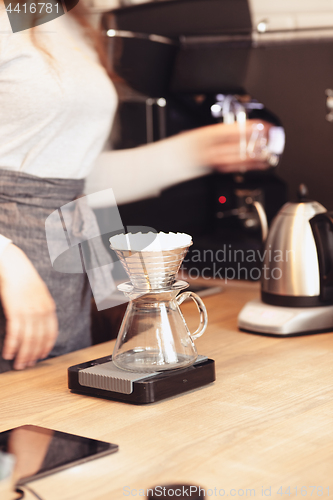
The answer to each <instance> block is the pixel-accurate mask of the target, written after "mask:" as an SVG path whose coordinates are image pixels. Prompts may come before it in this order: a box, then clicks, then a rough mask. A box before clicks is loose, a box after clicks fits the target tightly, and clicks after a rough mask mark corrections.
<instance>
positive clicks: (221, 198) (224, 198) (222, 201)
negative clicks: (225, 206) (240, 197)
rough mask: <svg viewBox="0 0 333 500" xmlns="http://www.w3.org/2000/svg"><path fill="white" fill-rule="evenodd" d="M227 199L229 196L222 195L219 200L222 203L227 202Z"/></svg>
mask: <svg viewBox="0 0 333 500" xmlns="http://www.w3.org/2000/svg"><path fill="white" fill-rule="evenodd" d="M226 201H227V198H226V197H225V196H220V197H219V202H220V203H225V202H226Z"/></svg>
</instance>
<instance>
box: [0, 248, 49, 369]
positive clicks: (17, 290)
mask: <svg viewBox="0 0 333 500" xmlns="http://www.w3.org/2000/svg"><path fill="white" fill-rule="evenodd" d="M0 297H1V301H2V305H3V309H4V313H5V316H6V319H7V327H6V337H5V342H4V347H3V351H2V356H3V358H4V359H7V360H12V359H14V358H15V363H14V368H15V369H16V370H22V369H23V368H26V367H27V366H33V365H34V364H35V363H36V361H37V360H38V359H43V358H45V357H46V356H47V355H48V353H49V352H50V351H51V349H52V347H53V345H54V343H55V340H56V338H57V335H58V322H57V317H56V312H55V309H56V308H55V303H54V301H53V299H52V297H51V295H50V292H49V291H48V289H47V287H46V285H45V283H44V282H43V280H42V279H41V278H40V276H39V274H38V273H37V271H36V269H35V268H34V266H33V265H32V263H31V262H30V260H29V259H28V257H27V256H26V255H25V253H24V252H22V250H20V249H19V248H18V247H16V246H15V245H13V244H9V245H8V246H7V247H6V248H5V250H4V251H3V252H2V254H1V256H0Z"/></svg>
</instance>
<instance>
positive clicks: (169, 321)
mask: <svg viewBox="0 0 333 500" xmlns="http://www.w3.org/2000/svg"><path fill="white" fill-rule="evenodd" d="M152 234H153V233H148V234H146V235H145V234H142V233H137V234H136V235H131V234H128V235H117V236H115V237H113V238H110V245H111V248H112V249H113V250H114V251H115V252H116V253H117V255H118V257H119V258H120V259H121V262H122V263H123V265H124V268H125V269H126V271H127V273H128V275H129V278H130V280H131V283H123V284H122V285H119V287H118V288H119V290H121V291H122V292H124V294H125V295H126V296H127V297H128V298H129V299H130V302H129V304H128V306H127V311H126V314H125V316H124V319H123V322H122V325H121V327H120V330H119V333H118V337H117V341H116V345H115V348H114V351H113V355H112V361H113V363H114V364H115V365H116V366H117V367H118V368H121V369H123V370H128V371H134V372H145V373H152V372H157V371H162V370H172V369H177V368H184V367H186V366H190V365H192V364H193V363H194V362H195V360H196V358H197V356H198V353H197V350H196V348H195V345H194V342H193V340H195V339H196V338H198V337H200V336H201V335H202V334H203V332H204V331H205V329H206V326H207V321H208V319H207V312H206V308H205V305H204V303H203V302H202V300H201V299H200V297H198V296H197V295H196V294H194V293H193V292H184V293H182V294H180V295H178V293H179V292H180V291H181V290H183V289H184V288H186V287H187V286H188V284H187V283H186V282H184V281H175V278H176V274H177V271H178V269H179V267H180V265H181V263H182V261H183V259H184V257H185V255H186V252H187V250H188V248H189V246H190V245H191V244H192V238H191V237H190V236H189V235H185V234H181V233H177V234H174V233H169V234H165V233H159V234H158V235H155V239H154V241H152V242H151V243H149V244H147V242H148V240H149V238H151V235H152ZM121 247H123V248H121ZM124 247H125V248H126V249H125V248H124ZM140 248H141V249H140ZM187 298H191V299H193V300H194V302H195V303H196V305H197V308H198V311H199V314H200V325H199V327H198V329H197V330H196V331H195V332H194V334H190V332H189V330H188V328H187V325H186V322H185V319H184V317H183V315H182V313H181V311H180V309H179V306H180V304H182V302H183V301H184V300H185V299H187Z"/></svg>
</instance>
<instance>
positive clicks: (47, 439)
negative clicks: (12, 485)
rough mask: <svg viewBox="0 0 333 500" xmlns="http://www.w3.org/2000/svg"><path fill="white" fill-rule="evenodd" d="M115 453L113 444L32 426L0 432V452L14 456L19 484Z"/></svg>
mask: <svg viewBox="0 0 333 500" xmlns="http://www.w3.org/2000/svg"><path fill="white" fill-rule="evenodd" d="M117 450H118V446H117V445H116V444H112V443H106V442H104V441H98V440H96V439H89V438H85V437H81V436H76V435H74V434H67V433H65V432H59V431H53V430H51V429H45V428H43V427H37V426H34V425H24V426H22V427H16V428H15V429H10V430H8V431H5V432H1V433H0V451H4V452H7V453H12V454H13V455H14V456H15V459H16V466H15V470H14V478H15V481H16V484H18V485H19V484H24V483H27V482H28V481H31V480H33V479H36V478H40V477H43V476H46V475H48V474H52V473H54V472H58V471H60V470H63V469H67V468H68V467H72V466H74V465H78V464H81V463H83V462H86V461H88V460H93V459H94V458H99V457H102V456H104V455H108V454H110V453H114V452H116V451H117Z"/></svg>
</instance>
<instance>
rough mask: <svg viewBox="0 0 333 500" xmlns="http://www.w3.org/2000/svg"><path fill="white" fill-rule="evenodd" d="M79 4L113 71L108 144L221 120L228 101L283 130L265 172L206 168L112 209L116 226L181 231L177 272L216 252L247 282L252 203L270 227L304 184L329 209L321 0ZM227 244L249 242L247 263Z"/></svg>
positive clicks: (330, 71) (331, 55)
mask: <svg viewBox="0 0 333 500" xmlns="http://www.w3.org/2000/svg"><path fill="white" fill-rule="evenodd" d="M90 1H91V3H90V6H91V7H92V8H93V9H94V11H95V12H96V13H103V21H102V23H103V30H104V32H105V34H106V36H107V40H108V53H109V60H110V65H111V67H112V68H113V70H114V71H115V72H116V73H117V74H118V75H119V76H120V78H121V81H120V82H119V83H118V84H117V90H118V94H119V107H118V112H117V118H116V124H115V127H114V130H113V133H112V137H111V139H110V143H109V145H108V148H110V149H126V148H132V147H136V146H139V145H141V144H145V143H150V142H154V141H157V140H159V139H163V138H165V137H169V136H171V135H174V134H177V133H179V132H181V131H182V130H188V129H191V128H196V127H200V126H202V125H207V124H210V123H217V122H219V121H225V120H226V116H227V115H228V113H229V115H228V116H229V118H230V114H232V113H233V112H234V113H235V115H236V114H237V110H238V109H242V110H244V111H245V112H246V115H247V117H248V118H258V119H263V120H268V121H270V122H271V123H272V124H274V125H278V126H282V127H283V129H284V131H285V137H286V144H285V150H284V153H283V154H282V156H281V157H280V155H277V157H276V161H272V164H271V166H270V168H268V169H267V170H266V171H263V172H262V171H260V172H259V171H258V172H248V173H244V172H238V173H235V174H228V175H226V174H220V173H212V174H211V175H208V176H204V177H201V178H198V179H195V180H192V181H188V182H185V183H182V184H179V185H177V186H173V187H171V188H169V189H166V190H165V191H163V192H162V193H161V195H160V196H158V197H154V198H150V199H145V200H141V201H137V202H133V203H128V204H124V205H121V206H120V207H119V209H120V213H121V216H122V220H123V223H124V225H126V226H128V225H146V226H151V227H154V228H155V229H156V230H162V231H166V232H168V231H170V230H171V231H184V232H188V233H190V234H191V235H192V236H193V240H194V245H193V247H192V251H191V255H190V259H189V261H190V262H189V263H188V264H187V266H188V268H189V269H191V266H192V267H195V268H196V269H198V268H199V269H200V267H201V268H203V267H205V268H207V266H208V268H209V269H210V271H209V272H210V273H211V275H213V274H214V269H216V266H217V265H220V267H221V263H220V261H217V260H216V257H215V256H216V252H217V251H218V250H224V251H225V257H226V261H223V266H222V267H224V268H225V267H228V266H229V267H230V266H231V267H233V268H234V269H235V270H236V269H239V266H238V263H239V262H240V263H241V264H242V270H241V272H240V273H238V274H237V277H238V278H244V279H258V276H255V275H254V274H253V275H250V274H249V272H250V271H251V269H252V268H253V267H256V266H258V264H260V257H259V255H260V254H259V252H260V251H261V248H262V237H263V230H264V228H263V225H264V221H263V217H262V211H261V210H260V209H261V208H262V209H263V210H264V213H265V214H266V216H267V220H268V223H270V222H271V220H272V218H273V217H274V215H275V214H276V213H277V211H278V210H279V208H280V207H281V206H282V205H283V204H284V203H285V202H286V201H287V200H294V199H296V192H297V188H298V186H299V184H300V183H305V184H306V185H307V186H308V188H309V192H310V197H311V198H312V199H315V200H317V201H319V202H320V203H322V204H323V205H324V206H325V207H326V208H327V209H328V210H332V209H333V197H332V194H331V191H332V178H333V172H332V165H333V146H332V139H333V0H293V1H292V2H291V1H290V0H288V1H287V0H269V1H267V0H167V1H165V0H163V1H150V2H147V1H146V2H145V1H139V0H90ZM273 160H274V159H273ZM258 207H259V211H258ZM97 212H98V217H99V218H103V210H100V211H97ZM228 250H232V253H229V254H228ZM237 250H240V251H243V252H248V251H249V250H254V251H255V255H256V257H255V260H254V261H252V262H244V256H243V257H242V254H241V252H239V253H238V255H239V256H240V260H239V262H238V260H237V255H236V254H237ZM235 251H236V254H235ZM210 252H211V253H210ZM199 255H200V257H198V256H199ZM203 255H205V259H204V260H205V261H204V262H200V261H202V260H203ZM221 255H222V254H221V253H220V257H221ZM228 255H229V258H228ZM195 258H196V261H195ZM214 263H215V267H214ZM207 272H208V271H207ZM222 274H223V269H222ZM193 277H195V276H193Z"/></svg>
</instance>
